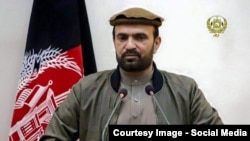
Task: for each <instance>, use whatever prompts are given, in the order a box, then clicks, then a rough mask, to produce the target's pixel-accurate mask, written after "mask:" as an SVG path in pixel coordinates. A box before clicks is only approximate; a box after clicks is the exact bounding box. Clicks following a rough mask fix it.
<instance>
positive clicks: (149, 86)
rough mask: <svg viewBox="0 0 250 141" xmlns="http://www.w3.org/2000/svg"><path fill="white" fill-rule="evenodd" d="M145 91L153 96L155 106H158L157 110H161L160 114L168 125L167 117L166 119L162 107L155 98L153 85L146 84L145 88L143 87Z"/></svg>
mask: <svg viewBox="0 0 250 141" xmlns="http://www.w3.org/2000/svg"><path fill="white" fill-rule="evenodd" d="M145 91H146V93H147V94H148V95H151V96H152V97H153V99H154V101H155V103H156V105H157V107H158V108H159V110H160V112H161V114H162V116H163V118H164V120H165V122H166V123H167V124H168V125H170V122H169V121H168V119H167V117H166V115H165V113H164V112H163V110H162V108H161V106H160V104H159V102H158V100H157V99H156V98H155V93H154V87H153V86H152V85H147V86H146V88H145Z"/></svg>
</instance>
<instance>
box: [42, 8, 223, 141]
mask: <svg viewBox="0 0 250 141" xmlns="http://www.w3.org/2000/svg"><path fill="white" fill-rule="evenodd" d="M163 20H164V19H163V18H162V17H160V16H158V15H155V14H154V13H152V12H150V11H148V10H146V9H142V8H129V9H126V10H124V11H122V12H120V13H118V14H115V15H114V16H112V17H111V18H110V24H111V25H112V26H114V27H113V42H114V46H115V50H116V59H117V62H118V66H117V68H116V69H113V70H106V71H102V72H98V73H95V74H92V75H89V76H86V77H85V78H83V79H82V80H80V81H79V82H78V83H77V84H76V85H75V86H74V87H73V88H72V91H71V93H70V94H69V95H68V97H67V98H66V99H65V101H64V102H63V103H62V104H61V105H60V106H59V107H58V108H57V109H56V110H55V112H54V114H53V118H52V120H51V122H50V124H49V125H48V126H47V129H46V132H45V134H44V136H43V137H42V138H41V140H46V139H50V138H51V139H58V140H76V139H78V138H80V140H81V141H84V140H86V141H90V140H95V141H98V140H100V139H101V138H102V133H103V131H104V130H106V128H105V125H107V124H209V125H212V124H223V123H222V120H221V118H220V117H219V115H218V113H217V111H216V110H215V109H214V108H213V107H211V106H210V104H209V103H208V102H207V100H206V99H205V97H204V95H203V93H202V91H201V90H200V89H199V88H198V86H197V84H196V82H195V81H194V80H193V79H191V78H189V77H186V76H182V75H177V74H174V73H170V72H166V71H163V70H159V69H158V68H157V67H156V64H155V62H154V61H153V55H154V53H156V51H157V50H158V48H159V46H160V44H161V37H160V36H159V31H158V28H159V27H160V26H161V24H162V22H163ZM148 85H149V87H148ZM124 88H125V89H126V90H123V91H122V92H121V93H123V94H126V93H127V96H126V97H124V98H123V99H122V101H119V100H121V99H120V94H119V90H120V89H124ZM145 89H146V90H145ZM147 93H149V94H154V96H155V98H156V100H155V99H153V98H154V97H152V95H148V94H147ZM118 101H119V103H118ZM117 103H118V104H119V105H118V107H116V104H117ZM114 107H115V108H117V109H115V110H113V109H114ZM110 115H112V116H110ZM109 118H110V119H109ZM106 135H107V134H105V137H106Z"/></svg>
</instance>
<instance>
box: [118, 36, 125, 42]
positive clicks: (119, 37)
mask: <svg viewBox="0 0 250 141" xmlns="http://www.w3.org/2000/svg"><path fill="white" fill-rule="evenodd" d="M126 39H127V37H126V36H118V40H120V41H125V40H126Z"/></svg>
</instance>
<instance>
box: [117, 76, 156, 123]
mask: <svg viewBox="0 0 250 141" xmlns="http://www.w3.org/2000/svg"><path fill="white" fill-rule="evenodd" d="M152 75H153V71H152V72H150V73H149V74H146V75H143V76H138V77H136V78H130V77H127V76H126V75H125V74H124V73H122V71H121V85H120V87H121V88H126V89H127V90H128V94H127V96H126V97H125V98H124V99H123V103H122V105H121V111H120V114H119V117H118V120H117V124H156V112H155V107H154V104H153V101H152V96H150V95H148V94H147V93H146V91H145V87H146V86H147V85H149V84H152V81H151V79H152Z"/></svg>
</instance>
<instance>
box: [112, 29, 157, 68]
mask: <svg viewBox="0 0 250 141" xmlns="http://www.w3.org/2000/svg"><path fill="white" fill-rule="evenodd" d="M114 30H115V35H114V45H115V49H116V60H117V62H118V64H119V66H120V67H121V68H122V69H123V70H125V71H127V72H139V71H143V70H145V69H147V68H148V67H149V66H150V65H151V64H152V61H153V54H154V53H155V52H156V50H157V49H158V47H159V45H160V41H161V40H160V37H156V38H155V39H154V36H153V33H154V27H153V26H150V25H117V26H116V27H115V29H114Z"/></svg>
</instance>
